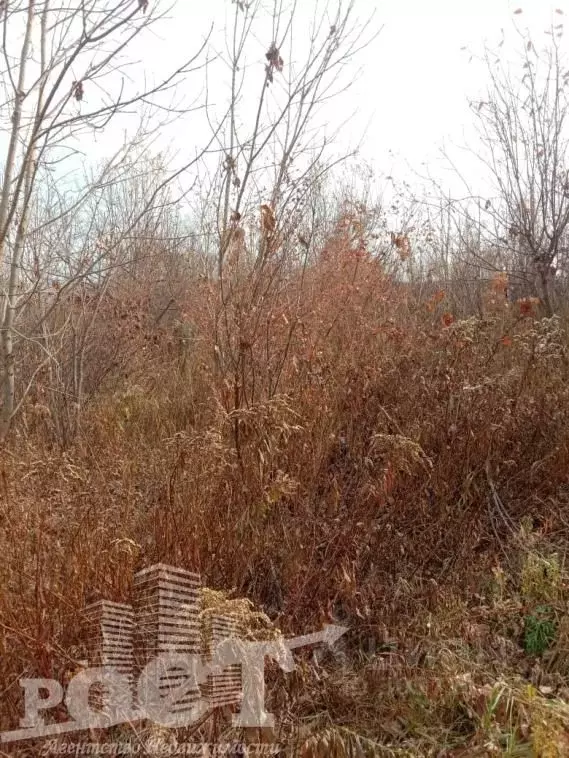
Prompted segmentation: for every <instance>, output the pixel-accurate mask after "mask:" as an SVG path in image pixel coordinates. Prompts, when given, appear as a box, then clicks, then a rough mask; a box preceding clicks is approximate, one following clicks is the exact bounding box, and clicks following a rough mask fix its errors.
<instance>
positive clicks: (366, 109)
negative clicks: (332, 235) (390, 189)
mask: <svg viewBox="0 0 569 758" xmlns="http://www.w3.org/2000/svg"><path fill="white" fill-rule="evenodd" d="M269 5H271V3H269ZM316 5H317V0H301V2H300V3H299V12H300V13H301V14H305V15H306V20H307V23H308V22H309V20H310V17H311V15H312V13H313V12H314V8H315V6H316ZM356 6H357V9H358V15H359V16H361V17H362V18H363V17H365V16H366V15H368V14H370V13H371V12H373V11H375V18H374V22H373V23H374V24H375V25H376V26H377V27H378V28H379V27H381V32H380V34H379V36H378V37H377V39H376V40H374V42H373V43H372V44H371V45H370V46H369V48H368V49H367V50H366V51H364V52H363V53H362V54H361V56H360V59H359V65H360V68H361V69H362V72H361V76H360V78H359V80H358V81H357V82H356V83H355V84H354V85H353V87H352V89H351V90H350V91H349V92H348V93H346V94H345V95H344V96H343V97H342V100H341V101H338V102H337V103H336V104H335V106H334V107H333V108H332V113H330V115H329V116H328V115H327V117H328V118H330V119H331V120H333V119H334V117H336V118H338V119H339V120H340V119H342V118H344V117H345V115H346V113H347V112H348V111H350V110H353V111H356V115H355V117H354V121H353V123H352V127H351V129H350V130H349V132H346V131H345V130H344V133H343V134H344V139H346V143H348V142H350V141H352V140H354V139H355V137H356V136H357V135H359V134H360V133H363V132H364V131H365V132H366V139H365V143H364V145H363V155H365V156H366V158H368V159H369V160H370V161H372V162H373V163H374V164H375V166H376V167H377V168H378V169H380V170H382V171H383V170H385V171H388V172H391V170H392V168H391V166H390V165H389V163H390V160H391V161H392V163H393V166H394V167H397V165H400V163H401V160H407V161H409V162H410V163H412V164H417V163H420V162H422V161H428V162H431V161H433V160H435V157H436V155H437V150H438V147H439V146H440V145H441V144H442V142H443V140H445V139H447V140H448V139H450V140H452V141H456V142H457V143H461V141H462V140H463V139H464V129H465V127H468V125H469V124H470V123H471V115H470V113H469V110H468V106H467V98H468V97H469V96H471V97H475V96H476V94H477V93H478V92H480V91H481V89H483V86H484V72H483V69H482V68H481V66H480V65H477V62H476V60H473V61H471V62H469V60H470V53H471V52H474V53H476V52H481V50H482V48H483V44H484V42H485V41H488V42H490V43H497V42H498V41H499V40H500V38H501V30H502V29H504V30H505V32H506V39H507V40H510V39H511V40H512V41H513V40H514V38H515V31H514V27H513V24H514V22H515V23H516V24H517V25H518V27H519V28H521V29H523V28H525V27H526V26H527V27H529V28H530V29H531V32H532V35H533V36H534V37H535V39H536V42H538V43H539V42H540V41H544V40H545V37H544V36H543V33H544V31H545V29H546V28H548V27H549V25H550V24H551V21H552V19H553V20H555V22H556V23H558V22H559V21H560V20H563V19H562V17H560V16H559V15H557V14H555V12H554V11H555V9H556V8H559V9H561V10H563V11H565V13H566V14H567V16H569V0H555V1H554V2H552V3H550V2H548V0H519V1H518V0H378V1H375V0H358V2H357V3H356ZM519 8H521V9H522V10H523V13H522V14H515V13H514V11H515V10H517V9H519ZM228 11H229V13H231V4H230V2H229V0H208V2H200V3H198V2H187V0H180V1H179V2H178V3H177V4H176V6H175V9H174V11H173V13H172V20H171V21H169V22H165V23H164V25H163V27H162V29H163V31H162V32H161V34H162V35H163V41H164V43H165V44H166V45H167V47H165V48H163V49H164V50H166V49H170V50H173V49H176V48H178V49H190V46H191V44H192V42H193V41H194V40H196V39H197V38H198V37H199V35H200V34H202V33H203V32H204V31H205V29H207V27H208V25H209V24H210V23H211V22H213V23H214V24H215V26H216V28H217V29H219V30H221V29H222V28H223V26H224V25H225V23H226V16H227V13H228ZM161 44H162V43H161ZM463 48H467V50H464V49H463ZM467 137H468V132H467ZM390 150H392V151H393V152H394V153H395V155H396V161H393V160H392V159H390V157H389V151H390Z"/></svg>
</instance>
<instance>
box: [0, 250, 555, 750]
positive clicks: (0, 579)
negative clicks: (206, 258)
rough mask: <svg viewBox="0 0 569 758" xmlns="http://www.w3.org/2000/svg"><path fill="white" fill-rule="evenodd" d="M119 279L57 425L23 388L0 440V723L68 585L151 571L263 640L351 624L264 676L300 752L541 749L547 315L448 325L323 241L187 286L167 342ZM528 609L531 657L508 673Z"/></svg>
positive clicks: (60, 609) (64, 636) (550, 499)
mask: <svg viewBox="0 0 569 758" xmlns="http://www.w3.org/2000/svg"><path fill="white" fill-rule="evenodd" d="M255 276H256V277H257V278H255ZM119 285H120V286H119ZM116 286H117V288H119V289H120V290H121V291H129V286H130V285H129V282H128V280H126V281H122V282H120V283H117V285H116ZM137 286H140V285H137ZM144 286H145V288H146V289H145V292H144V298H142V299H141V298H139V301H140V303H142V305H140V307H139V308H138V309H133V310H132V311H131V310H129V309H128V308H127V309H126V311H125V313H126V315H123V314H122V313H121V314H118V315H115V316H113V313H112V309H110V307H109V309H106V308H105V307H102V308H101V312H102V314H103V318H104V320H103V321H100V322H97V323H98V326H97V328H96V330H95V332H94V333H93V336H92V339H91V340H90V342H89V347H88V350H87V353H86V356H85V362H86V401H85V404H84V407H83V409H82V413H81V418H80V424H79V426H78V428H77V429H76V430H75V432H74V433H73V434H71V432H70V429H71V427H68V426H66V425H65V424H64V423H63V422H64V420H65V418H67V416H65V413H66V412H67V411H65V409H63V408H62V405H61V402H60V400H57V402H56V399H57V398H56V394H54V393H53V392H52V390H53V387H52V386H51V385H50V384H49V381H48V378H47V377H40V380H39V382H38V386H37V389H36V390H35V392H34V394H33V395H32V396H31V397H30V399H29V401H28V402H27V403H26V404H25V406H24V408H23V410H22V415H21V417H20V420H19V422H18V423H17V425H16V427H15V429H14V433H13V436H12V438H11V440H10V445H9V447H8V448H7V449H6V450H4V451H3V455H2V459H1V462H0V519H1V524H2V529H1V530H0V550H1V554H2V556H3V561H2V564H1V566H0V586H1V587H2V592H1V594H0V624H1V630H2V633H1V635H0V645H1V651H2V660H1V663H0V681H1V685H2V690H3V692H4V695H3V707H2V709H1V712H0V727H1V728H3V729H5V728H7V727H8V726H13V725H14V724H15V723H17V722H18V719H19V715H20V708H21V701H20V695H19V690H18V687H17V685H16V684H15V681H16V680H17V677H18V676H20V675H22V673H23V672H27V673H28V674H32V673H34V674H38V675H41V676H48V677H54V678H64V677H65V675H66V673H68V672H69V670H70V669H72V668H73V667H74V666H75V665H76V661H75V658H74V655H75V653H74V650H75V647H74V646H75V645H76V644H77V634H78V619H79V610H80V608H81V607H82V604H83V603H84V600H85V596H86V594H87V593H88V592H89V591H91V590H93V589H94V590H98V591H99V592H101V593H103V594H104V595H105V596H107V597H109V598H112V599H115V600H121V599H124V598H125V597H126V596H127V594H128V591H129V582H130V577H131V575H132V572H133V571H134V570H136V569H137V568H138V567H140V566H142V565H147V564H150V563H152V562H155V561H164V562H169V563H172V564H176V565H179V566H180V567H186V568H189V569H193V570H198V571H200V572H201V574H202V576H203V578H204V581H205V582H206V583H207V585H208V586H210V587H215V588H219V589H222V590H232V591H233V592H234V596H236V597H242V598H243V597H247V598H249V599H250V600H251V601H252V602H253V603H254V604H255V609H257V608H258V609H261V610H262V611H263V612H264V613H266V614H267V615H268V616H269V617H270V619H271V621H272V623H274V624H275V625H276V626H277V627H278V628H280V629H282V630H283V631H284V632H285V633H293V632H294V633H299V632H304V631H311V630H313V629H315V628H320V626H321V624H322V623H323V622H325V621H330V620H336V621H339V622H341V623H345V624H346V625H347V626H349V627H350V632H349V634H348V636H347V639H346V642H345V644H344V645H343V648H342V651H341V653H340V654H339V655H338V656H337V657H334V656H331V657H329V659H328V661H326V660H321V661H320V662H316V661H315V660H312V659H311V658H310V657H308V656H306V657H305V658H302V656H301V657H300V658H301V661H302V666H301V669H300V671H299V672H298V674H296V675H295V676H293V677H292V678H291V679H289V680H287V681H285V680H284V678H283V677H281V676H280V675H278V674H277V673H276V672H275V673H274V675H273V679H274V681H272V685H273V686H272V697H273V700H274V703H275V708H276V709H277V710H278V713H279V715H280V718H281V721H282V723H283V725H284V726H283V729H285V730H288V732H287V734H288V735H289V738H290V739H289V742H290V744H294V745H296V746H297V748H298V750H300V754H301V755H304V756H307V757H308V756H320V755H337V756H350V755H354V756H355V755H358V756H359V755H364V756H365V755H375V754H377V755H455V756H459V755H495V754H503V755H512V756H513V755H533V754H535V755H543V756H548V755H565V754H567V752H563V750H565V749H566V746H565V747H563V748H561V747H559V745H560V744H561V742H562V741H563V739H565V738H564V737H563V738H562V737H561V736H560V735H561V734H562V733H563V729H565V728H566V725H567V714H566V706H565V704H564V702H563V701H564V695H565V693H564V692H563V685H562V684H559V682H558V681H557V680H555V682H556V683H555V684H551V683H549V684H543V676H545V678H546V679H547V677H548V676H549V677H550V678H551V677H552V676H553V674H554V673H555V666H558V668H559V670H558V671H557V673H558V674H559V676H560V677H561V680H563V681H564V677H566V676H567V675H568V674H569V670H567V669H566V665H567V663H566V662H567V660H569V652H568V651H567V650H566V649H565V643H566V639H567V637H568V636H569V633H568V632H567V629H566V626H567V625H566V621H564V618H563V616H564V613H565V609H566V606H565V603H566V598H567V595H566V592H567V588H566V574H565V571H564V567H563V561H564V555H565V552H566V547H567V538H568V530H567V520H566V515H565V514H566V511H567V502H568V499H569V486H568V482H567V470H569V448H568V434H569V382H568V362H567V353H566V351H567V334H566V328H565V324H564V323H562V322H561V321H560V320H559V319H555V318H554V319H550V320H537V319H536V318H535V317H534V316H533V315H532V314H531V313H528V312H527V309H525V310H524V309H520V308H519V307H518V306H516V305H515V304H513V305H509V306H507V305H499V306H495V304H493V305H492V308H491V309H490V310H489V312H488V313H487V315H486V316H485V318H484V319H480V318H467V319H465V320H454V318H452V317H450V314H449V305H448V303H446V302H445V298H444V293H443V295H442V296H437V298H436V299H435V300H434V301H432V300H431V301H429V302H426V303H425V302H421V301H418V300H417V299H415V298H412V297H411V295H410V294H409V293H408V292H406V290H405V289H404V288H403V287H402V286H400V285H395V284H394V283H393V282H391V281H389V279H388V278H387V277H386V276H385V275H384V274H383V272H382V270H381V268H380V266H379V265H378V264H377V263H376V262H375V261H373V260H371V259H370V258H368V257H367V256H365V255H363V254H361V251H360V252H359V253H358V254H349V253H344V252H343V249H342V246H341V245H340V244H336V245H335V246H334V245H331V246H330V249H329V250H328V251H327V255H326V256H323V258H322V259H321V260H320V261H318V262H315V263H314V264H313V265H311V266H309V267H308V268H307V269H306V270H303V271H302V272H300V273H290V272H288V273H286V275H285V273H284V270H283V265H282V262H280V261H278V260H275V261H274V262H269V263H268V264H267V268H266V269H265V270H263V271H262V272H260V273H258V274H256V275H251V277H250V278H249V279H245V280H241V279H236V280H235V281H234V283H233V290H232V292H231V297H227V296H224V299H222V298H221V295H220V292H219V289H218V288H217V287H216V286H215V285H214V284H211V283H209V284H208V283H200V282H193V283H192V282H189V283H188V286H187V288H186V291H187V295H186V297H187V302H180V303H179V304H178V305H179V310H180V313H186V314H191V321H192V329H193V331H192V338H191V343H190V344H189V346H188V343H187V342H185V343H184V344H183V345H181V344H180V343H179V341H177V338H176V333H175V331H174V328H170V327H167V326H164V325H163V323H162V322H161V323H159V324H156V321H155V319H151V318H146V317H145V314H147V313H150V312H152V313H154V312H157V311H158V312H159V310H160V301H159V296H158V294H156V293H155V292H154V289H153V285H152V282H146V284H145V285H144ZM131 289H134V284H133V285H132V288H131ZM153 298H155V299H153ZM137 302H138V301H137ZM103 305H104V304H103ZM182 318H187V319H188V320H189V316H188V317H186V316H183V317H182ZM66 349H67V348H66ZM117 355H118V356H120V360H117V358H116V356H117ZM28 358H29V360H30V362H31V361H32V358H33V356H29V357H28ZM21 370H22V371H23V372H24V373H25V370H26V366H25V365H24V366H22V367H21ZM62 370H65V365H63V368H62ZM64 411H65V413H64ZM64 427H65V429H67V432H66V434H65V435H64V437H63V438H62V434H61V430H62V428H64ZM62 443H63V444H62ZM520 529H522V531H520ZM528 551H529V553H528ZM544 551H545V552H544ZM542 553H543V554H544V555H545V556H546V557H545V558H543V555H542ZM552 553H556V556H555V558H552V557H551V554H552ZM528 555H529V557H528ZM540 556H542V557H540ZM544 560H545V561H546V566H547V567H549V568H546V571H545V575H546V579H545V588H546V594H543V591H542V590H543V588H542V590H540V587H539V582H540V580H541V579H543V576H544V563H543V561H544ZM540 577H541V579H540ZM540 592H541V595H540ZM547 593H549V594H547ZM221 601H223V602H226V600H225V597H223V598H222V597H221V596H219V597H217V598H216V602H221ZM232 602H235V601H232ZM543 604H546V605H549V606H551V607H552V608H553V611H552V612H553V613H554V615H555V619H556V623H557V624H558V626H557V629H558V631H559V633H558V634H557V637H556V649H557V659H556V660H557V664H551V667H552V669H551V670H550V671H545V673H543V672H542V679H541V680H540V681H539V682H537V683H535V682H534V684H531V682H532V676H533V675H532V673H531V669H532V665H533V663H534V659H531V658H530V657H528V655H527V654H526V653H525V652H524V650H523V624H524V618H525V617H526V616H527V615H528V614H531V613H532V612H533V610H534V608H535V606H537V605H543ZM255 609H252V607H251V606H247V608H245V607H244V606H240V611H242V612H244V613H245V612H246V613H252V612H253V611H254V612H255V613H256V612H257V611H256V610H255ZM258 618H261V617H260V616H259V617H258ZM536 660H537V659H536ZM539 661H540V663H539V666H540V667H543V665H545V664H544V663H543V660H542V659H541V658H540V659H539ZM548 665H549V664H548ZM534 673H535V672H534ZM534 679H535V676H534ZM530 685H531V686H530ZM540 686H541V687H543V686H545V687H546V688H549V689H550V688H553V693H552V692H550V691H549V689H546V694H545V695H544V694H543V693H541V694H540V690H539V687H540ZM544 734H547V735H549V736H548V737H547V738H546V737H544V736H543V735H544ZM318 735H320V736H318ZM358 735H359V736H358ZM540 735H542V736H540ZM555 735H559V736H555ZM508 740H510V742H509V743H508ZM540 740H541V741H542V742H543V740H546V742H547V740H549V742H547V744H546V745H545V746H543V745H542V742H540ZM550 742H551V743H552V744H553V747H552V746H551V745H550V744H549V743H550ZM301 744H303V745H304V746H303V747H302V748H301V747H300V745H301ZM540 745H541V746H540ZM556 745H557V746H556ZM380 746H381V747H380ZM524 746H526V747H527V751H529V752H527V751H526V752H523V751H524V750H526V747H524ZM532 746H533V747H532ZM374 750H376V751H379V752H376V753H374V752H373V751H374ZM461 750H462V751H463V752H460V751H461ZM531 750H533V751H534V752H533V753H532V752H531ZM548 750H549V751H550V752H547V751H548ZM554 750H557V751H558V752H557V753H555V752H551V751H554ZM382 751H383V752H382ZM405 751H407V752H405ZM441 751H446V752H441ZM484 751H486V752H484ZM500 751H502V752H501V753H500ZM508 751H509V752H508ZM516 751H518V752H516Z"/></svg>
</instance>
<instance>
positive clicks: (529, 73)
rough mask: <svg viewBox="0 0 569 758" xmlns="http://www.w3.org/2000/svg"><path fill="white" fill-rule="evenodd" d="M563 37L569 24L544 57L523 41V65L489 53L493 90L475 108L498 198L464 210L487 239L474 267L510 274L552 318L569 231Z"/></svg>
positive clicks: (567, 80)
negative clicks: (538, 299)
mask: <svg viewBox="0 0 569 758" xmlns="http://www.w3.org/2000/svg"><path fill="white" fill-rule="evenodd" d="M562 31H563V30H562V25H559V26H557V27H554V28H553V29H551V32H550V41H549V42H548V44H547V45H546V47H545V49H543V50H538V49H537V48H536V46H535V44H534V42H533V41H532V40H531V39H530V38H529V37H528V36H527V35H521V37H522V42H523V53H522V55H521V58H520V59H519V62H518V63H519V65H516V66H513V65H509V64H507V63H506V62H504V61H503V60H502V59H500V58H497V55H496V54H495V53H493V52H488V53H487V55H486V64H487V66H486V68H487V71H488V74H489V77H490V86H489V88H488V92H487V94H486V96H485V98H484V99H483V100H480V101H477V102H474V103H472V109H473V112H474V113H475V118H476V123H477V125H478V130H479V134H480V137H481V139H482V145H483V150H482V152H481V153H479V157H480V159H481V160H482V162H483V164H484V166H485V169H486V170H487V176H488V177H489V179H490V180H491V183H492V187H493V194H492V191H491V192H490V193H489V195H488V196H486V197H484V198H477V199H476V202H475V203H473V202H472V201H473V200H474V198H473V197H472V196H471V197H469V198H468V200H467V202H465V203H460V204H459V205H460V208H461V210H464V209H465V208H466V209H467V215H468V217H469V219H470V221H471V222H472V223H471V225H472V224H475V225H477V226H479V228H480V229H481V232H482V233H481V246H480V249H479V250H478V251H477V252H476V254H475V259H476V260H475V264H476V265H484V264H488V268H489V269H494V270H496V267H498V268H502V269H503V270H507V271H508V273H509V275H510V278H511V280H512V282H513V283H514V285H515V283H517V284H518V285H519V287H518V294H520V295H532V296H537V297H539V298H540V299H541V301H542V303H543V306H544V310H545V313H546V314H547V315H549V316H551V315H552V314H553V312H554V310H555V302H554V283H555V277H556V274H557V272H558V271H559V270H560V269H562V268H563V267H564V266H566V264H567V231H568V226H569V162H568V159H569V154H568V148H569V134H568V131H567V108H568V105H569V100H568V95H569V71H568V70H567V67H566V62H565V61H564V59H563V55H562V52H561V50H560V38H561V35H562Z"/></svg>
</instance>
